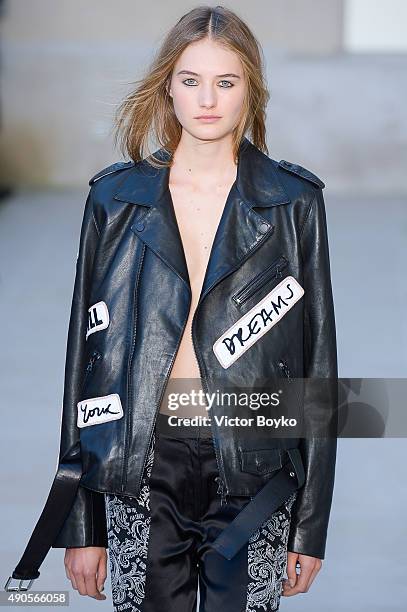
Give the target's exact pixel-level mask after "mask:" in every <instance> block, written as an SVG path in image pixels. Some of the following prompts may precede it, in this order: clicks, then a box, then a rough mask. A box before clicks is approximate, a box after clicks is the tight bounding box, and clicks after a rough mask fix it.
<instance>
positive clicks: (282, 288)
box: [213, 276, 304, 369]
mask: <svg viewBox="0 0 407 612" xmlns="http://www.w3.org/2000/svg"><path fill="white" fill-rule="evenodd" d="M303 295H304V289H303V288H302V287H301V285H300V284H299V283H298V281H297V280H296V279H295V278H294V277H293V276H287V277H286V278H284V279H283V280H282V281H281V283H279V284H278V285H277V286H276V287H274V289H272V290H271V291H270V292H269V293H268V294H267V295H266V296H265V297H264V298H263V299H262V300H260V302H258V303H257V304H256V305H255V306H253V308H251V309H250V310H249V312H247V313H246V314H245V315H243V317H241V318H240V319H239V320H238V321H236V323H234V324H233V325H232V327H229V329H228V330H226V331H225V332H224V333H223V334H222V335H221V336H220V338H218V339H217V340H216V342H215V343H214V345H213V351H214V353H215V355H216V357H217V359H218V361H219V363H220V364H221V366H222V367H223V368H225V369H226V368H228V367H229V366H230V365H231V364H232V363H234V362H235V361H236V360H237V359H239V357H241V356H242V355H243V353H245V352H246V351H247V350H248V349H249V348H250V347H251V346H253V344H254V343H255V342H257V340H259V338H261V337H262V336H263V335H264V334H265V333H266V332H268V331H269V330H270V329H271V328H272V327H273V326H274V325H276V323H278V322H279V321H280V320H281V319H282V317H283V316H284V315H285V314H286V313H287V312H288V311H289V310H290V308H292V307H293V306H294V304H295V303H296V302H298V300H299V299H300V298H301V297H302V296H303Z"/></svg>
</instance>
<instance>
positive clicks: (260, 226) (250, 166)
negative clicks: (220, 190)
mask: <svg viewBox="0 0 407 612" xmlns="http://www.w3.org/2000/svg"><path fill="white" fill-rule="evenodd" d="M154 155H155V156H157V157H159V158H163V159H168V158H169V153H168V152H167V151H166V150H165V149H164V148H161V149H159V150H158V151H156V152H155V153H154ZM168 183H169V168H153V167H152V166H150V165H149V164H148V163H147V162H146V161H145V160H144V161H143V162H141V163H139V164H137V165H136V166H135V167H134V168H133V169H132V171H131V172H130V173H129V174H128V176H127V177H126V179H125V181H124V182H123V183H122V184H121V187H120V189H119V191H118V192H117V193H116V194H115V195H114V198H115V199H116V200H120V201H123V202H128V203H132V204H137V205H141V206H145V207H148V209H149V210H148V211H147V212H146V213H145V214H144V215H143V216H142V217H141V216H138V217H137V220H136V221H135V222H134V224H133V225H132V230H133V231H134V232H135V233H136V234H137V235H138V236H139V238H140V239H141V240H143V241H144V242H145V243H146V244H147V245H148V246H149V248H151V249H152V250H153V251H154V252H155V253H156V254H157V255H158V257H160V258H161V259H162V260H163V261H164V263H165V264H166V265H168V266H169V267H170V268H171V269H172V270H173V271H174V272H175V273H176V274H178V275H179V276H180V277H181V278H182V279H183V280H184V282H185V283H186V284H187V286H188V287H190V280H189V275H188V268H187V262H186V258H185V252H184V248H183V245H182V240H181V235H180V231H179V227H178V223H177V219H176V215H175V210H174V205H173V201H172V197H171V192H170V190H169V187H168ZM289 202H290V199H289V197H288V195H287V193H286V192H285V190H284V188H283V186H282V184H281V183H280V181H279V179H278V176H277V173H276V171H275V169H274V166H273V162H272V161H271V160H270V159H269V158H268V157H267V156H266V155H264V154H263V153H262V152H261V151H259V149H257V148H256V147H255V146H254V145H253V144H252V143H251V142H250V141H249V140H248V139H247V138H246V137H243V139H242V141H241V144H240V148H239V156H238V166H237V176H236V181H235V183H234V184H233V185H232V188H231V190H230V192H229V195H228V197H227V200H226V202H225V206H224V209H223V212H222V215H221V218H220V222H219V225H218V228H217V231H216V234H215V237H214V240H213V244H212V249H211V253H210V256H209V260H208V265H207V269H206V272H205V276H204V281H203V285H202V289H201V295H200V298H199V303H200V302H201V301H202V299H203V298H204V297H205V295H206V294H207V293H208V292H209V291H210V289H211V288H212V287H213V286H214V285H215V284H216V283H217V282H218V281H219V280H220V279H221V278H223V277H224V276H226V275H227V274H229V273H230V272H232V271H233V270H234V269H237V268H238V267H239V266H240V265H241V263H242V262H243V261H244V260H245V259H247V257H249V256H250V254H251V252H252V251H253V250H255V249H257V248H258V247H259V246H260V245H261V244H262V243H263V241H264V240H266V239H267V238H268V237H269V235H270V234H271V233H272V232H273V230H274V226H273V225H272V224H271V223H270V222H269V221H268V220H267V219H266V218H265V217H263V216H262V215H261V214H259V213H258V212H255V211H254V210H253V209H254V208H259V207H260V208H261V207H269V206H277V205H280V204H288V203H289Z"/></svg>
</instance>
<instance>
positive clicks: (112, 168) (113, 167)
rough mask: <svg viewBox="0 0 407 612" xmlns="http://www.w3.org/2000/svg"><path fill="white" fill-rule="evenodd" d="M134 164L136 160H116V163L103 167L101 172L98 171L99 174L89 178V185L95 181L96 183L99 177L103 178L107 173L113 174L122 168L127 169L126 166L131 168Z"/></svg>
mask: <svg viewBox="0 0 407 612" xmlns="http://www.w3.org/2000/svg"><path fill="white" fill-rule="evenodd" d="M134 165H135V162H134V161H129V162H115V163H114V164H111V165H110V166H108V167H107V168H103V170H100V171H99V172H97V174H95V175H94V176H92V178H91V179H90V180H89V185H93V183H95V182H96V181H97V180H98V179H100V178H102V176H106V175H107V174H113V172H119V171H120V170H125V169H126V168H131V166H134Z"/></svg>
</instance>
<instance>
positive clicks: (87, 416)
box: [77, 393, 123, 427]
mask: <svg viewBox="0 0 407 612" xmlns="http://www.w3.org/2000/svg"><path fill="white" fill-rule="evenodd" d="M77 405H78V420H77V425H78V427H88V426H89V425H97V424H99V423H106V421H115V420H116V419H121V417H122V416H123V408H122V403H121V401H120V396H119V395H118V393H112V394H111V395H104V396H103V397H90V398H88V399H85V400H82V401H81V402H78V404H77Z"/></svg>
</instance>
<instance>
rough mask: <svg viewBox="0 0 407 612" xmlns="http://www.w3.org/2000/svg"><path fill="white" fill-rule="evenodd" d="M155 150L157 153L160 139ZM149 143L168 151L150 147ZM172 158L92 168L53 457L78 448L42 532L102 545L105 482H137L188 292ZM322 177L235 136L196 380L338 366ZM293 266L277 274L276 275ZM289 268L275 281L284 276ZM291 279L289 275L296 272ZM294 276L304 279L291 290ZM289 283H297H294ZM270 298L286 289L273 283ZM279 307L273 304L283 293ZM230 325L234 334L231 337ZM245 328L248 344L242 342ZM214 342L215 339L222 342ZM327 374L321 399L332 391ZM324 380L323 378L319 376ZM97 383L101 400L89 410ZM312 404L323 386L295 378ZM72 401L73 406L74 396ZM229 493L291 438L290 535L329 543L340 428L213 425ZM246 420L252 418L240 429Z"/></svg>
mask: <svg viewBox="0 0 407 612" xmlns="http://www.w3.org/2000/svg"><path fill="white" fill-rule="evenodd" d="M156 154H157V152H156ZM158 155H162V156H163V157H165V156H166V155H167V152H166V151H165V149H160V150H159V152H158ZM168 175H169V171H168V168H164V169H156V168H153V167H152V166H151V165H150V164H148V163H147V162H146V160H143V161H141V162H138V163H133V162H118V163H116V164H113V165H112V166H110V167H108V168H106V169H104V170H102V171H101V172H99V173H98V174H96V175H95V176H94V177H93V178H92V179H91V180H90V181H89V184H90V186H91V188H90V190H89V194H88V197H87V201H86V205H85V210H84V216H83V222H82V229H81V235H80V244H79V252H78V258H77V263H76V278H75V285H74V292H73V300H72V308H71V316H70V322H69V331H68V341H67V355H66V366H65V382H64V397H63V411H62V422H61V442H60V453H59V465H60V466H61V465H62V464H65V465H68V466H69V464H70V462H75V461H78V460H80V461H81V462H82V467H83V475H82V479H81V486H80V487H79V490H78V493H77V495H76V499H75V502H74V504H73V507H72V510H71V512H70V514H69V515H68V518H67V520H66V521H65V524H64V526H63V528H62V530H61V531H60V533H59V536H58V538H57V539H56V541H55V542H54V544H53V547H54V548H55V547H73V546H105V547H107V538H106V522H105V510H104V503H103V493H104V492H110V493H116V494H120V495H128V496H132V497H134V496H136V495H137V494H138V491H139V487H140V480H141V476H142V470H143V466H144V464H145V462H146V456H147V451H148V445H149V443H150V441H151V439H152V435H153V430H154V424H155V419H156V416H157V412H158V409H159V405H160V402H161V398H162V395H163V393H164V390H165V387H166V384H167V381H168V378H169V375H170V372H171V368H172V365H173V362H174V359H175V355H176V353H177V350H178V346H179V344H180V341H181V337H182V334H183V330H184V328H185V326H186V321H187V318H188V314H189V309H190V304H191V290H190V284H189V277H188V271H187V265H186V261H185V255H184V251H183V247H182V243H181V239H180V234H179V229H178V225H177V222H176V218H175V213H174V208H173V205H172V200H171V196H170V191H169V188H168ZM323 187H324V183H323V182H322V181H321V180H320V179H319V178H318V177H317V176H315V175H314V174H313V173H312V172H310V171H308V170H306V169H305V168H303V167H301V166H299V165H295V164H291V163H289V162H286V161H284V160H282V161H280V162H279V163H278V162H276V161H275V160H273V159H271V158H269V157H268V156H267V155H265V154H264V153H262V152H261V151H260V150H259V149H257V148H256V147H255V146H254V145H253V144H252V143H251V142H250V141H249V140H248V139H247V138H243V139H242V142H241V145H240V150H239V163H238V173H237V179H236V182H235V184H234V186H233V188H232V189H231V191H230V194H229V197H228V199H227V202H226V204H225V209H224V211H223V215H222V218H221V221H220V224H219V227H218V231H217V233H216V236H215V240H214V244H213V247H212V252H211V256H210V259H209V263H208V267H207V270H206V275H205V278H204V282H203V287H202V291H201V295H200V299H199V303H198V306H197V308H196V311H195V313H194V318H193V326H192V336H193V342H194V347H195V352H196V356H197V359H198V364H199V369H200V373H201V379H202V383H203V387H204V389H205V390H206V391H207V392H209V393H210V392H215V391H216V389H219V386H222V385H224V386H225V387H227V388H228V389H229V390H230V388H234V387H239V388H244V387H246V388H252V387H256V385H257V384H259V385H260V384H264V381H270V382H271V381H273V380H276V379H278V378H280V379H283V377H287V376H288V377H291V378H292V377H310V378H312V377H321V378H329V379H330V380H336V378H337V355H336V334H335V319H334V306H333V298H332V290H331V279H330V263H329V253H328V236H327V225H326V215H325V206H324V199H323V193H322V189H323ZM287 280H288V281H289V283H288V284H287V282H286V281H287ZM279 283H283V289H284V292H285V294H281V295H283V297H284V295H285V297H286V300H287V303H288V302H289V300H290V299H291V298H293V295H294V293H295V294H296V297H295V299H294V298H293V303H292V304H289V306H288V307H287V312H286V313H285V314H284V316H282V317H281V319H279V320H278V321H277V322H276V323H275V324H274V325H273V326H272V327H270V328H267V329H265V330H263V332H264V331H266V332H267V333H259V335H258V337H254V338H252V336H256V334H257V332H258V331H260V330H259V329H255V330H253V329H252V328H250V324H249V326H248V324H247V321H246V322H245V327H246V329H249V330H251V331H250V334H249V335H250V336H251V338H250V340H247V339H246V340H244V339H243V338H242V334H241V331H242V330H240V335H239V332H238V333H237V334H236V336H235V337H234V338H235V340H234V342H230V339H229V341H225V342H224V343H222V342H220V347H219V350H218V352H217V353H216V351H215V350H214V346H213V345H214V344H215V342H216V341H217V340H221V337H222V336H223V334H224V333H225V331H226V330H229V332H230V333H229V336H230V335H231V334H232V335H233V333H232V332H235V331H236V330H234V329H233V325H234V324H235V323H236V321H238V320H239V319H241V318H242V317H243V316H244V315H245V314H246V313H247V312H249V311H251V310H252V309H256V308H257V305H258V304H259V302H261V300H262V299H263V298H264V297H265V296H266V295H268V294H269V293H270V291H271V290H272V289H273V288H274V287H276V286H277V285H279ZM284 283H285V284H284ZM297 284H298V286H297ZM301 291H303V294H301ZM298 292H300V293H298ZM280 297H281V296H280ZM280 306H281V303H280ZM239 338H240V339H239ZM245 342H246V344H244V343H245ZM218 345H219V343H218ZM336 388H337V387H336V384H335V385H333V387H332V389H331V391H330V394H329V397H328V403H329V404H332V405H336V399H337V398H336V395H335V389H336ZM321 394H322V391H321ZM95 397H96V398H98V401H99V408H100V405H102V404H103V402H105V408H106V412H101V413H99V412H98V411H97V410H96V411H95V410H94V411H93V412H92V406H93V404H92V402H89V403H88V404H86V402H83V403H81V401H82V400H84V399H89V398H95ZM303 401H304V411H305V414H306V411H307V402H308V403H309V405H311V403H312V404H313V405H318V403H320V404H321V406H327V405H328V404H327V397H326V395H324V397H322V395H321V397H318V392H315V390H314V391H313V393H312V394H310V395H309V396H308V395H307V393H305V395H304V398H303ZM78 404H79V405H78ZM212 428H213V434H214V446H215V451H216V457H217V460H218V468H219V473H220V477H221V481H222V483H223V486H224V493H225V494H226V496H227V495H247V496H253V495H255V494H256V492H257V491H258V490H259V489H260V488H261V486H262V485H263V484H264V483H265V482H266V481H267V480H268V479H269V478H270V477H271V476H272V475H273V474H275V470H276V469H278V468H279V466H281V460H280V461H277V462H276V449H279V450H278V451H277V453H283V452H284V448H287V447H298V448H299V449H300V450H301V456H302V459H303V463H304V469H305V474H306V482H305V485H304V486H303V487H302V489H300V490H299V492H298V497H297V500H296V503H295V505H294V507H293V515H292V526H291V531H290V535H289V542H288V550H291V551H294V552H299V553H303V554H307V555H311V556H316V557H319V558H321V559H323V558H324V554H325V544H326V536H327V526H328V520H329V514H330V508H331V501H332V494H333V484H334V472H335V461H336V438H332V439H328V438H287V439H283V440H281V439H278V440H272V439H270V442H269V443H267V444H266V445H265V444H264V440H262V442H261V444H257V445H256V439H255V438H253V435H251V436H249V434H247V436H246V437H245V433H244V431H243V430H244V428H240V430H239V431H240V433H239V434H236V433H235V431H232V430H233V428H232V427H218V426H217V425H215V424H213V425H212ZM251 434H252V432H251Z"/></svg>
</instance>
